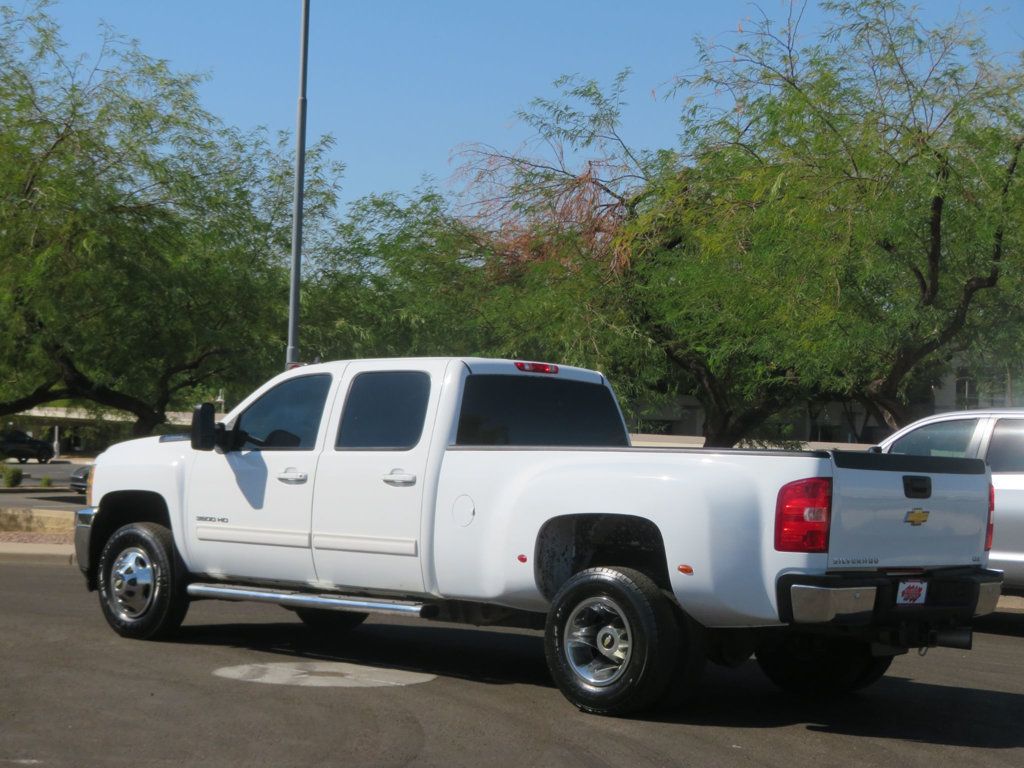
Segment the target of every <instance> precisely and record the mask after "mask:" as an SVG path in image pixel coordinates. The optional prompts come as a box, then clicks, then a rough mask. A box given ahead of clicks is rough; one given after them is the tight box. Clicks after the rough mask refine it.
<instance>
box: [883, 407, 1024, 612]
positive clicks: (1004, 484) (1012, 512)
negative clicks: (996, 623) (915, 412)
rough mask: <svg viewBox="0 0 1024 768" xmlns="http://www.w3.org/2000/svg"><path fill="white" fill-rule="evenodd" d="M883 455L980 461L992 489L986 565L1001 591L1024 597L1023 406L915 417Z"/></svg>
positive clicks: (887, 444)
mask: <svg viewBox="0 0 1024 768" xmlns="http://www.w3.org/2000/svg"><path fill="white" fill-rule="evenodd" d="M879 447H880V448H881V450H882V452H883V453H905V454H911V455H914V456H959V457H964V458H980V459H984V460H985V461H986V463H988V465H989V467H990V468H991V469H992V485H993V487H995V492H996V506H995V536H994V538H993V541H992V552H991V557H990V558H989V567H990V568H998V569H999V570H1001V571H1003V572H1004V581H1003V593H1004V594H1018V595H1024V408H1001V409H985V410H973V411H953V412H950V413H939V414H936V415H934V416H929V417H927V418H924V419H921V420H919V421H915V422H914V423H913V424H910V425H909V426H906V427H904V428H903V429H901V430H900V431H899V432H896V433H895V434H893V435H891V436H890V437H888V438H886V439H885V440H884V441H882V443H881V444H880V445H879Z"/></svg>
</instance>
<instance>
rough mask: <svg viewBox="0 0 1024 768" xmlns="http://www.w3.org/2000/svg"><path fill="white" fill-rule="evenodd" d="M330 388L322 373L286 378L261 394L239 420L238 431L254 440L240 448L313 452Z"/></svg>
mask: <svg viewBox="0 0 1024 768" xmlns="http://www.w3.org/2000/svg"><path fill="white" fill-rule="evenodd" d="M330 388H331V377H330V376H329V375H328V374H326V373H324V374H316V375H314V376H301V377H299V378H296V379H289V380H288V381H285V382H283V383H281V384H278V385H277V386H276V387H274V388H273V389H272V390H270V391H269V392H266V393H264V394H263V395H262V396H261V397H260V398H259V399H258V400H257V401H256V402H255V403H253V404H252V405H250V406H249V407H248V408H246V410H245V413H243V414H242V415H241V416H240V417H239V419H238V428H239V429H240V430H242V431H243V432H245V433H246V434H247V435H249V436H250V437H252V438H254V440H247V441H246V443H245V445H244V446H242V447H244V448H246V449H251V448H254V449H258V450H263V451H311V450H313V448H314V447H315V446H316V434H317V432H318V431H319V429H320V419H321V418H322V417H323V415H324V404H325V403H326V402H327V390H329V389H330ZM257 441H258V442H257Z"/></svg>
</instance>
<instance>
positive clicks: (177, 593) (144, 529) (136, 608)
mask: <svg viewBox="0 0 1024 768" xmlns="http://www.w3.org/2000/svg"><path fill="white" fill-rule="evenodd" d="M98 577H99V578H98V587H99V597H100V607H101V608H102V610H103V616H104V618H106V620H107V623H108V624H110V626H111V628H113V630H114V631H115V632H117V634H119V635H121V636H122V637H132V638H137V639H141V640H154V639H157V638H161V637H166V636H167V635H169V634H171V633H172V632H174V630H176V629H177V628H178V627H179V626H180V625H181V622H182V621H183V620H184V618H185V613H186V612H187V611H188V596H187V595H186V593H185V586H186V585H185V568H184V563H182V561H181V559H180V558H179V557H178V555H177V552H176V551H175V549H174V538H173V537H172V536H171V532H170V531H169V530H168V529H167V528H165V527H164V526H162V525H157V524H155V523H129V524H128V525H125V526H122V527H121V528H118V529H117V530H116V531H114V533H113V535H112V536H111V537H110V538H109V539H108V540H107V543H106V545H104V547H103V553H102V554H101V555H100V561H99V566H98Z"/></svg>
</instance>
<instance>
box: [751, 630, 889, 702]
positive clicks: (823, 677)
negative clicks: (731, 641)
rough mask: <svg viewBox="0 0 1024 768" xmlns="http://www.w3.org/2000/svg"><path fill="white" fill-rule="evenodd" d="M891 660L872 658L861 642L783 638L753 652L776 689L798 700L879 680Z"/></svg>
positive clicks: (844, 639)
mask: <svg viewBox="0 0 1024 768" xmlns="http://www.w3.org/2000/svg"><path fill="white" fill-rule="evenodd" d="M892 659H893V657H892V656H873V655H872V654H871V644H870V643H868V642H865V641H863V640H852V639H849V638H839V637H822V636H819V635H801V634H797V633H791V634H787V635H786V636H785V637H784V638H782V639H781V640H779V641H777V642H774V643H770V644H767V645H765V646H762V647H761V648H759V649H758V650H757V663H758V664H759V665H760V666H761V669H762V670H763V671H764V673H765V674H766V675H767V676H768V678H769V679H770V680H771V681H772V682H773V683H775V684H776V685H777V686H779V687H780V688H782V689H783V690H785V691H789V692H790V693H795V694H798V695H802V696H828V695H836V694H843V693H850V692H851V691H856V690H859V689H861V688H865V687H867V686H869V685H871V684H872V683H874V682H876V681H877V680H878V679H880V678H881V677H882V676H883V675H884V674H885V672H886V670H887V669H889V665H890V664H892Z"/></svg>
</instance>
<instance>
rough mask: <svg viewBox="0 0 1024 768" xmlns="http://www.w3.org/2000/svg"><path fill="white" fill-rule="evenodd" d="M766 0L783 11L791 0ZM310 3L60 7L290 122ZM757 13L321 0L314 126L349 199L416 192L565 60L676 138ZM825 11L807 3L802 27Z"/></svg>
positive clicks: (506, 134) (731, 5)
mask: <svg viewBox="0 0 1024 768" xmlns="http://www.w3.org/2000/svg"><path fill="white" fill-rule="evenodd" d="M8 2H11V0H8ZM12 4H13V5H15V6H16V7H17V6H18V5H19V3H18V1H17V0H13V2H12ZM759 5H760V7H761V8H762V9H763V10H764V11H765V12H766V13H767V14H768V15H769V16H772V17H774V18H778V19H783V18H784V16H785V14H786V8H787V3H786V2H783V0H761V2H760V4H759ZM921 5H923V6H924V11H923V13H924V14H925V17H926V18H928V19H947V18H949V17H950V16H951V15H952V14H954V13H955V12H956V9H957V8H958V7H962V8H964V9H966V10H975V11H981V10H982V9H983V8H985V7H986V6H987V5H992V6H993V7H994V9H995V10H994V11H993V12H992V13H991V14H990V15H989V17H988V18H987V20H985V21H984V23H983V27H982V29H983V31H984V33H985V35H986V37H987V38H988V40H989V44H990V46H991V47H992V48H993V49H994V50H995V51H998V52H1015V51H1019V50H1020V49H1021V48H1022V47H1024V0H1003V2H999V0H995V1H994V2H987V3H986V2H976V1H975V0H962V1H959V2H958V1H957V0H927V2H924V3H921ZM300 8H301V5H300V0H173V1H172V2H171V1H168V0H63V2H58V3H57V4H55V5H54V6H53V7H52V8H51V11H50V12H51V14H52V15H53V16H54V17H55V18H56V19H57V20H58V21H59V23H60V24H61V26H62V32H63V36H64V38H65V40H66V41H67V42H68V44H69V48H70V49H71V51H73V52H81V53H86V54H94V53H95V52H96V51H97V50H98V47H99V40H100V31H99V23H100V20H101V19H102V20H103V21H105V22H107V23H108V24H110V25H111V26H112V27H113V28H114V29H116V30H117V31H118V32H120V33H121V34H123V35H126V36H128V37H132V38H135V39H137V40H138V41H139V44H140V47H141V48H142V50H143V51H145V52H146V53H148V54H149V55H151V56H156V57H159V58H163V59H167V60H168V61H169V62H170V64H171V66H172V67H173V68H174V69H176V70H178V71H183V72H199V73H205V74H207V75H208V76H209V81H208V82H207V83H205V84H204V85H203V86H202V90H201V94H202V98H203V102H204V104H205V106H206V107H207V109H209V110H210V111H211V112H213V113H214V114H216V115H218V116H219V117H220V118H221V119H222V120H223V121H224V122H226V123H228V124H230V125H234V126H237V127H239V128H243V129H250V128H254V127H256V126H266V127H267V128H269V129H271V130H275V131H276V130H278V129H287V130H294V127H295V108H296V99H297V95H298V51H299V18H300ZM757 13H758V11H757V6H755V5H753V4H751V3H749V2H747V1H746V0H742V1H741V0H714V1H713V2H707V1H705V0H696V1H688V0H677V1H676V2H670V1H669V0H636V2H633V3H629V4H626V3H623V2H621V0H611V1H609V0H589V1H588V2H583V1H582V0H573V1H572V2H569V1H565V2H557V1H556V2H553V1H552V0H548V1H547V2H539V1H536V0H518V1H517V2H515V3H508V2H505V3H499V2H491V3H488V2H482V1H481V0H476V1H475V2H469V1H468V0H436V1H435V2H413V1H412V0H407V1H406V2H398V0H377V1H376V2H361V3H357V2H353V1H351V0H311V12H310V43H309V45H310V48H309V83H308V97H309V112H308V121H309V123H308V140H309V141H310V142H312V141H314V140H315V139H316V138H317V137H318V136H321V135H323V134H325V133H330V134H333V135H334V136H335V138H336V139H337V146H336V149H335V156H336V158H337V159H340V160H342V161H343V162H344V163H345V164H346V166H347V170H346V173H345V178H344V180H343V189H342V199H343V200H346V201H347V200H353V199H356V198H358V197H361V196H363V195H366V194H369V193H371V192H387V191H399V192H408V191H410V190H412V189H413V188H414V187H415V186H416V185H417V184H419V182H420V180H421V179H422V178H423V177H424V176H430V177H432V178H433V179H435V180H436V181H437V183H438V185H439V186H440V187H441V188H442V189H446V188H448V183H449V178H450V176H451V173H452V171H453V166H452V165H451V163H450V157H451V153H452V151H453V150H455V149H457V148H458V147H459V146H460V145H464V144H467V143H472V142H484V143H487V144H491V145H495V146H498V147H501V148H505V149H514V148H516V147H517V146H519V145H520V144H521V143H522V142H523V141H524V140H525V139H526V138H528V136H529V134H528V133H527V132H526V130H525V129H524V127H523V126H521V125H520V124H518V122H517V121H516V119H515V112H516V110H517V109H519V108H522V107H525V106H526V105H527V104H528V103H529V101H530V99H532V98H534V97H536V96H553V95H554V94H555V91H554V89H553V87H552V85H551V83H552V81H554V80H555V79H556V78H557V77H559V76H560V75H562V74H571V73H576V74H579V75H581V76H583V77H587V78H595V79H597V80H598V81H600V82H603V83H608V82H610V81H611V80H612V78H613V77H614V76H615V75H616V73H618V72H619V71H621V70H622V69H623V68H625V67H630V68H631V69H632V70H633V75H632V77H631V78H630V81H629V83H630V85H629V90H628V96H627V98H628V101H629V106H628V109H627V110H626V111H625V113H624V115H623V134H624V136H625V137H626V139H627V141H628V142H630V143H631V144H633V145H634V146H638V147H644V148H656V147H667V146H673V144H674V143H675V136H676V133H677V125H678V114H679V109H680V105H679V100H678V99H676V100H670V101H666V99H665V98H664V97H665V96H666V93H667V90H668V84H669V82H670V81H671V79H672V78H673V77H674V76H675V75H677V74H680V73H685V72H690V71H693V69H694V67H695V64H696V55H695V47H694V45H693V38H694V36H695V35H702V36H705V37H712V38H716V39H719V40H722V41H726V40H729V39H730V37H731V36H732V35H734V34H735V31H736V29H737V25H738V24H741V23H742V24H745V25H748V26H749V22H748V21H747V19H749V18H750V17H751V16H753V15H756V14H757ZM821 19H822V17H821V14H820V13H819V12H818V11H817V10H816V8H814V7H811V8H810V9H809V10H808V12H807V14H806V17H805V25H804V28H805V29H806V31H807V32H808V33H810V32H812V31H813V30H814V29H815V28H817V27H819V26H820V24H821Z"/></svg>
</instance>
